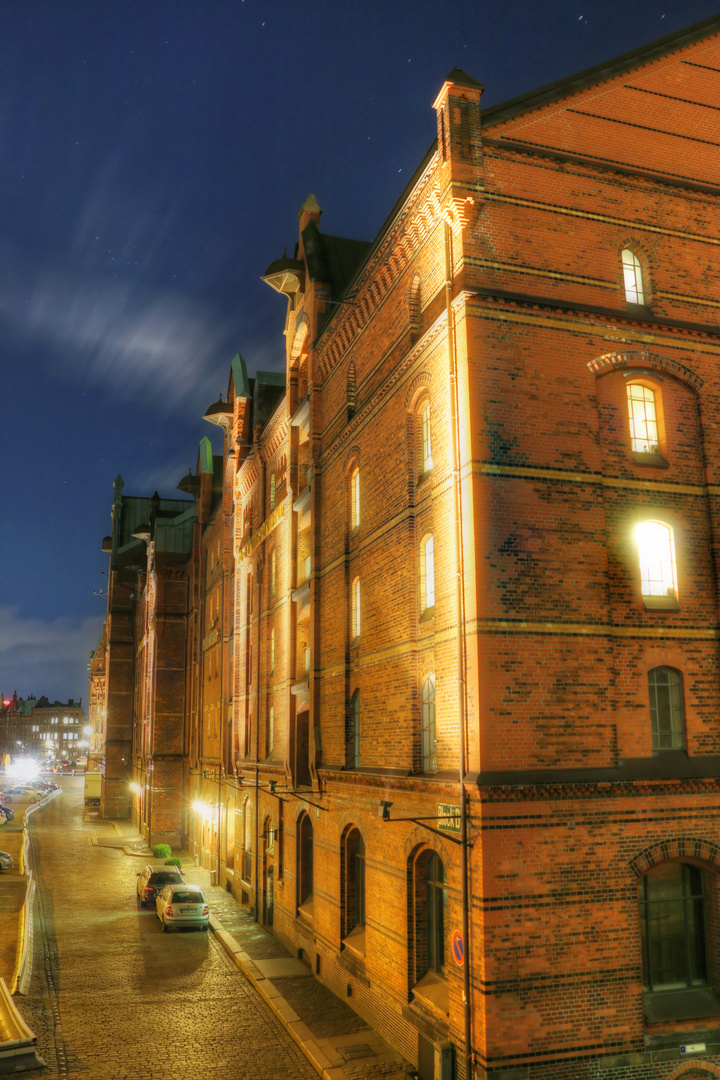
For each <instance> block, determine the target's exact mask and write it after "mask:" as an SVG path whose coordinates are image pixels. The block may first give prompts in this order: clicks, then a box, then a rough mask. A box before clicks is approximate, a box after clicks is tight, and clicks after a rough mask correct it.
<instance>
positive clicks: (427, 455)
mask: <svg viewBox="0 0 720 1080" xmlns="http://www.w3.org/2000/svg"><path fill="white" fill-rule="evenodd" d="M420 446H421V465H422V468H421V472H424V473H426V472H429V471H430V469H432V467H433V459H432V440H431V435H430V402H429V401H428V402H426V403H425V406H424V408H423V411H422V413H421V414H420Z"/></svg>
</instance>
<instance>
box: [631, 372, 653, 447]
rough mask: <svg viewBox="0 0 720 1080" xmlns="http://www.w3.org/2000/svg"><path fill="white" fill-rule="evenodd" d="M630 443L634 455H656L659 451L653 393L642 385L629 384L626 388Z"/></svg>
mask: <svg viewBox="0 0 720 1080" xmlns="http://www.w3.org/2000/svg"><path fill="white" fill-rule="evenodd" d="M627 400H628V414H629V419H630V442H631V446H632V450H633V452H634V453H636V454H657V453H659V451H660V437H659V429H658V416H657V409H656V404H655V391H654V390H651V389H650V387H649V386H643V385H642V383H630V384H629V386H628V388H627Z"/></svg>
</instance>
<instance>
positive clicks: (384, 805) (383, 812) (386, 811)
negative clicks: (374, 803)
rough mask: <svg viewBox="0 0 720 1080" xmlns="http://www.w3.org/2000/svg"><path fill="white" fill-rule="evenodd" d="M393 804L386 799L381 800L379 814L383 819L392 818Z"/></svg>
mask: <svg viewBox="0 0 720 1080" xmlns="http://www.w3.org/2000/svg"><path fill="white" fill-rule="evenodd" d="M391 806H392V803H391V802H386V801H385V800H384V799H381V800H380V809H379V810H378V816H379V817H381V818H382V819H383V821H389V820H390V807H391Z"/></svg>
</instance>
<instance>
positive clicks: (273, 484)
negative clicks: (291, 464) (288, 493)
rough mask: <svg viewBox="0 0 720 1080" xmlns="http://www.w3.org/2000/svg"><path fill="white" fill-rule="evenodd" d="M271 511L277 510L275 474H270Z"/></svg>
mask: <svg viewBox="0 0 720 1080" xmlns="http://www.w3.org/2000/svg"><path fill="white" fill-rule="evenodd" d="M270 509H271V510H274V509H275V473H274V472H271V473H270Z"/></svg>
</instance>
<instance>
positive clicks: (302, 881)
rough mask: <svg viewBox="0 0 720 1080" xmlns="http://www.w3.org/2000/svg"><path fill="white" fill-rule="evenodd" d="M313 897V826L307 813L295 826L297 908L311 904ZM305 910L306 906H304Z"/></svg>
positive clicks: (302, 815)
mask: <svg viewBox="0 0 720 1080" xmlns="http://www.w3.org/2000/svg"><path fill="white" fill-rule="evenodd" d="M312 898H313V827H312V821H311V820H310V818H309V817H308V815H307V814H301V815H300V818H299V820H298V826H297V903H298V908H302V907H303V906H306V905H311V904H312ZM306 910H307V907H306Z"/></svg>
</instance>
